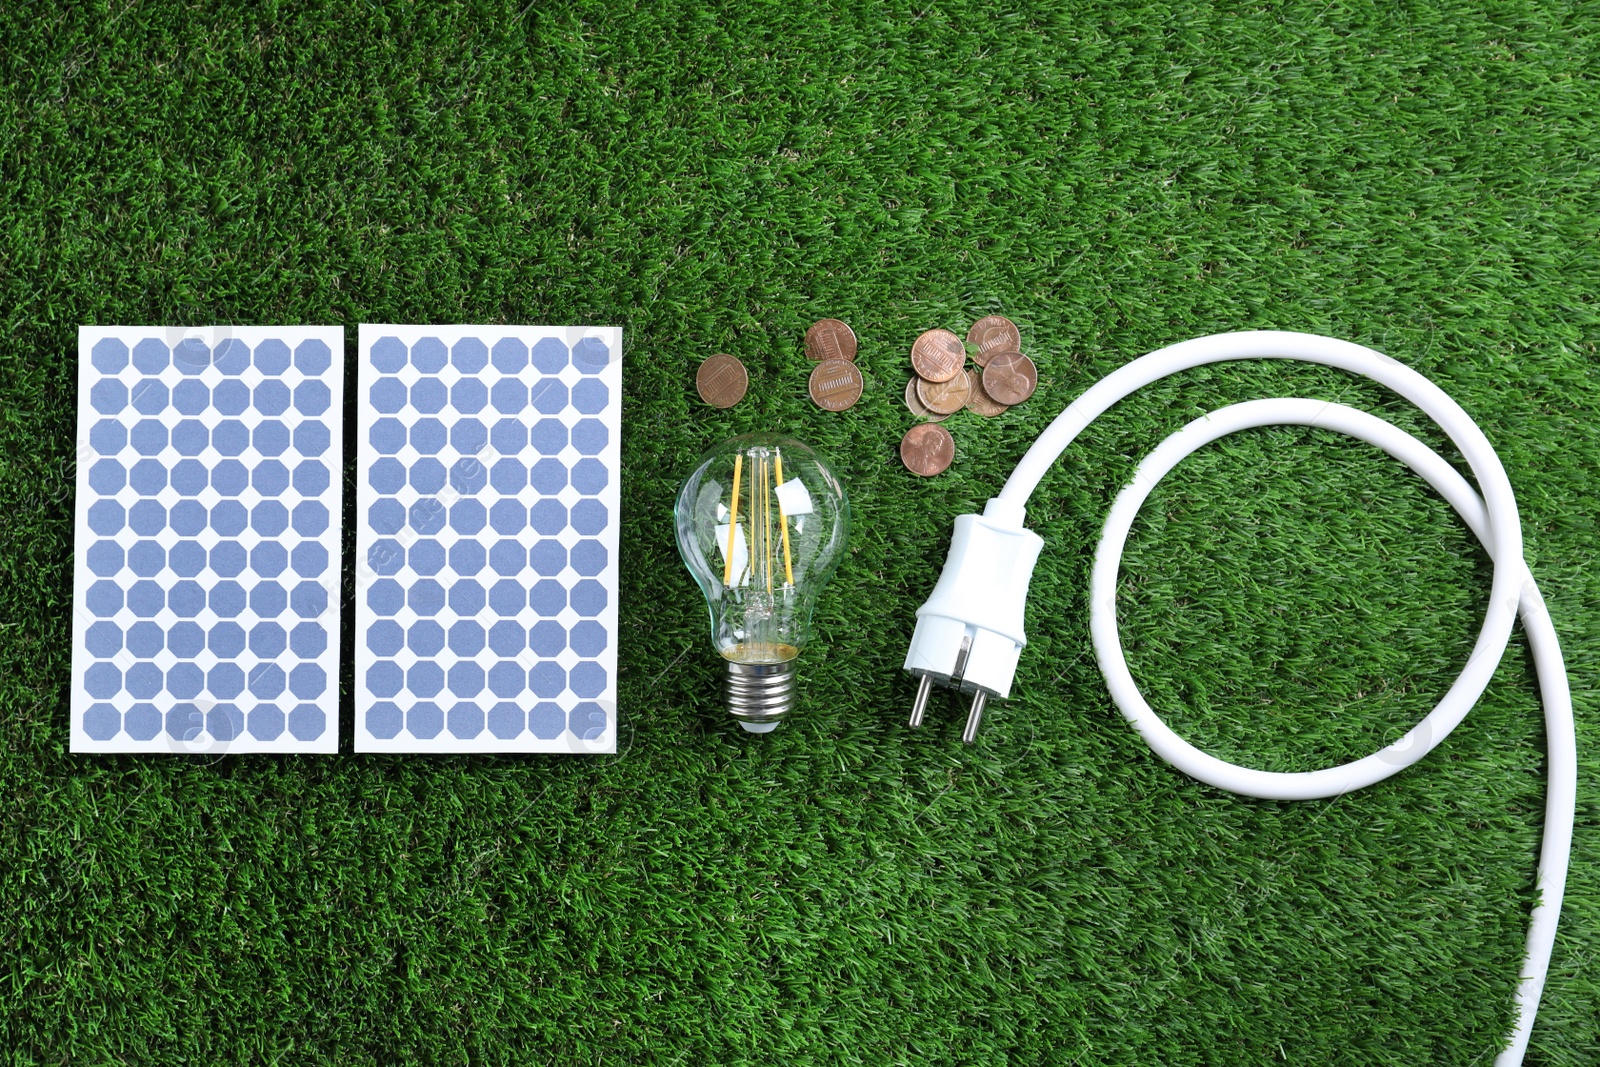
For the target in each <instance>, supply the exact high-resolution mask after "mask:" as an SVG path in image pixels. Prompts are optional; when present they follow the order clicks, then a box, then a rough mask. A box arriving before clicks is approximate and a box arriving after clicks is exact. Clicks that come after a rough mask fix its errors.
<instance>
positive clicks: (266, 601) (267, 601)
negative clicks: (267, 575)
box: [250, 581, 289, 619]
mask: <svg viewBox="0 0 1600 1067" xmlns="http://www.w3.org/2000/svg"><path fill="white" fill-rule="evenodd" d="M288 606H289V594H288V593H287V592H285V591H284V588H283V586H281V585H279V584H278V583H277V582H272V581H263V582H257V583H256V585H255V588H253V589H251V590H250V610H251V611H253V612H255V613H256V617H257V618H261V619H274V618H277V617H278V616H279V615H282V614H283V612H284V609H285V608H287V607H288Z"/></svg>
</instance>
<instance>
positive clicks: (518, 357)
mask: <svg viewBox="0 0 1600 1067" xmlns="http://www.w3.org/2000/svg"><path fill="white" fill-rule="evenodd" d="M493 359H494V366H495V369H496V370H498V371H499V372H500V373H501V374H516V373H517V372H518V371H520V370H522V369H523V368H524V367H526V366H527V365H528V346H527V345H525V344H523V343H522V342H521V341H519V340H517V339H516V338H515V337H502V338H501V339H500V340H498V341H496V342H495V343H494V356H493Z"/></svg>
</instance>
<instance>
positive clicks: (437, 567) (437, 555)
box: [406, 538, 445, 575]
mask: <svg viewBox="0 0 1600 1067" xmlns="http://www.w3.org/2000/svg"><path fill="white" fill-rule="evenodd" d="M406 562H408V563H409V564H410V565H411V569H412V570H413V571H415V572H416V573H418V574H421V575H434V574H438V573H439V572H440V571H442V570H444V564H445V552H444V546H443V545H441V544H440V543H439V542H437V541H435V540H432V539H431V538H423V539H419V540H418V541H417V542H416V543H415V544H413V545H412V546H411V551H410V552H408V553H407V554H406Z"/></svg>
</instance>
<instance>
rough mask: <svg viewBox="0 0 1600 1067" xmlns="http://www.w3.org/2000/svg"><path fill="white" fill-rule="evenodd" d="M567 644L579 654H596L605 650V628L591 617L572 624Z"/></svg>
mask: <svg viewBox="0 0 1600 1067" xmlns="http://www.w3.org/2000/svg"><path fill="white" fill-rule="evenodd" d="M567 644H568V645H569V646H570V647H571V648H572V651H574V652H576V653H577V654H578V655H580V656H598V655H599V654H600V653H602V652H604V651H605V650H606V628H605V627H604V626H601V625H600V624H599V623H598V622H595V621H594V620H593V619H584V620H583V621H582V622H579V623H576V624H574V625H573V627H572V629H571V631H569V632H568V634H567Z"/></svg>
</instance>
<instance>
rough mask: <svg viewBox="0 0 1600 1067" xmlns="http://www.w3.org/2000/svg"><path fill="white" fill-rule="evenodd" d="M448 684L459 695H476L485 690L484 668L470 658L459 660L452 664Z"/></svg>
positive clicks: (447, 679) (466, 696)
mask: <svg viewBox="0 0 1600 1067" xmlns="http://www.w3.org/2000/svg"><path fill="white" fill-rule="evenodd" d="M446 684H447V685H448V686H449V687H450V692H452V693H454V694H455V695H456V696H458V697H463V698H469V699H470V698H471V697H475V696H477V695H478V694H479V693H481V692H483V668H482V667H480V666H478V665H477V664H476V663H474V662H472V661H471V660H470V659H463V660H457V661H456V662H455V663H453V664H451V665H450V670H449V672H448V674H447V675H446Z"/></svg>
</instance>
